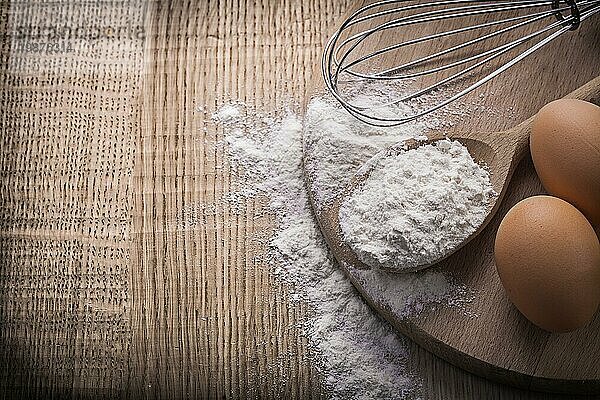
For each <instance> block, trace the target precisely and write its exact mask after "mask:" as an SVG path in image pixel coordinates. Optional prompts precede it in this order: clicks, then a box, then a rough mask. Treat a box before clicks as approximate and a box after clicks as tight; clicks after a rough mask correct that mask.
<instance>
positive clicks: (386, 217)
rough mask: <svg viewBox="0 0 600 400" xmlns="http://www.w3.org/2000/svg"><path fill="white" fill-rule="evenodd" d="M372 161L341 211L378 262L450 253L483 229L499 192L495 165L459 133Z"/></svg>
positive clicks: (347, 236)
mask: <svg viewBox="0 0 600 400" xmlns="http://www.w3.org/2000/svg"><path fill="white" fill-rule="evenodd" d="M371 164H372V165H370V168H372V169H371V172H370V173H369V174H368V176H367V178H366V179H365V181H364V182H363V183H362V184H361V185H360V187H358V188H357V189H356V190H354V191H353V192H352V194H351V195H350V196H349V197H348V198H346V199H345V200H344V202H343V203H342V206H341V207H340V211H339V215H340V227H341V228H342V232H343V234H344V240H345V241H346V243H348V245H349V246H350V247H351V248H352V250H353V251H354V252H355V253H356V254H357V256H358V258H359V259H360V260H361V261H363V262H364V263H366V264H368V265H370V266H372V267H385V268H391V269H396V270H415V269H418V268H419V267H420V266H426V265H427V264H430V263H431V262H434V261H436V260H439V259H441V258H443V257H445V256H446V255H447V254H449V253H451V252H452V251H453V250H454V249H455V248H456V247H457V246H458V245H459V244H460V243H461V242H463V241H464V240H465V239H466V238H467V237H468V236H469V235H471V234H472V233H473V232H475V230H476V229H477V227H478V226H479V225H480V224H481V223H482V222H483V220H484V219H485V217H486V215H487V210H488V206H489V204H490V202H491V201H492V200H493V199H494V198H495V197H496V193H495V192H494V190H493V188H492V184H491V182H490V176H489V172H488V171H487V170H486V169H484V168H482V167H481V166H480V165H478V164H477V163H476V162H475V161H474V160H473V158H472V157H471V155H470V154H469V152H468V150H467V148H466V147H464V146H463V145H462V144H461V143H460V142H458V141H451V140H448V139H446V140H441V141H438V142H434V143H433V144H428V145H424V146H420V147H417V148H416V149H412V150H400V151H399V152H398V153H397V154H396V153H394V154H391V155H389V154H388V155H384V156H381V157H379V158H377V159H375V160H373V162H372V163H371Z"/></svg>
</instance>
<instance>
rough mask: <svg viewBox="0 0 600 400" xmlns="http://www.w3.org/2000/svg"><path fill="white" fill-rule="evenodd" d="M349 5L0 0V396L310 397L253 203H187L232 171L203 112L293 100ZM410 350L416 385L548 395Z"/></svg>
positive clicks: (218, 188) (202, 199)
mask: <svg viewBox="0 0 600 400" xmlns="http://www.w3.org/2000/svg"><path fill="white" fill-rule="evenodd" d="M349 3H350V1H332V0H309V1H288V0H282V1H277V2H275V1H270V0H262V1H261V0H255V1H248V2H243V1H233V0H229V1H214V2H205V1H192V0H189V1H171V2H160V3H146V2H143V1H134V0H130V1H106V2H103V1H93V2H90V1H72V2H69V3H68V4H65V3H62V4H59V3H57V2H38V1H34V0H31V1H17V0H15V1H13V2H2V3H1V6H0V20H1V24H0V30H1V32H2V38H3V41H2V50H1V55H2V57H1V63H2V66H1V72H0V84H1V85H2V94H1V95H0V96H1V97H0V101H1V104H2V107H1V109H0V124H1V127H2V135H1V137H0V171H1V174H2V179H1V180H0V182H1V192H0V211H1V214H0V215H1V216H2V218H1V219H0V253H1V254H0V340H1V342H0V345H1V346H0V368H1V370H0V376H1V379H0V395H1V396H0V397H2V398H23V397H25V396H32V397H38V398H42V397H49V396H51V395H54V396H66V397H71V396H72V397H89V398H92V397H100V396H114V397H119V398H166V397H171V398H222V397H228V398H322V397H326V394H325V393H324V391H323V389H322V385H321V381H322V376H321V375H320V374H319V373H318V372H317V371H316V369H315V368H314V366H313V365H311V363H310V361H309V360H308V358H307V343H306V339H305V338H303V337H301V336H300V332H299V329H298V328H297V326H296V325H297V324H296V322H297V321H301V320H302V319H303V318H305V316H306V313H307V312H308V310H307V309H306V307H304V306H303V305H301V304H297V303H293V304H292V303H290V302H288V296H287V292H286V288H285V287H283V286H282V285H281V284H279V283H278V282H277V280H276V279H275V278H274V277H273V276H272V275H271V274H270V273H269V268H268V265H266V263H265V262H263V261H261V257H260V255H261V254H263V253H264V248H261V247H260V246H250V245H249V240H248V239H249V238H250V237H252V235H253V234H254V233H256V232H261V231H264V230H265V229H266V230H268V229H269V228H270V227H271V226H272V220H271V218H270V217H269V216H268V215H265V214H264V210H263V208H262V206H263V205H262V204H261V203H260V202H259V201H248V202H247V203H245V204H243V207H242V209H243V210H245V212H243V213H242V214H238V213H235V212H233V210H231V209H229V208H228V207H227V206H217V207H215V208H214V209H211V210H200V211H199V209H198V208H199V207H200V206H199V205H200V204H211V203H212V204H214V203H215V200H217V199H218V198H219V197H220V196H221V195H222V194H223V193H224V192H227V190H228V188H229V187H230V185H231V184H232V182H234V180H235V177H234V175H233V174H232V172H234V171H232V170H231V167H230V165H229V163H228V162H227V160H226V158H225V156H224V154H223V149H222V148H220V147H218V146H214V143H215V142H216V141H217V140H219V138H222V134H223V132H222V131H221V130H220V129H219V128H218V127H217V126H216V125H215V124H214V123H213V122H211V121H210V118H209V115H210V112H212V111H214V110H215V109H216V108H217V107H218V106H219V105H220V104H222V103H223V102H225V101H226V100H228V99H240V100H243V101H246V102H248V103H251V104H254V105H255V106H256V107H257V108H259V109H264V110H275V109H277V108H279V107H281V106H283V105H285V104H288V103H289V100H290V98H291V99H295V100H296V101H297V102H298V103H301V102H302V98H303V96H304V91H305V85H306V84H307V82H309V81H310V75H311V72H312V69H313V66H314V65H315V63H316V62H318V60H319V58H320V55H321V48H322V45H323V42H324V40H325V39H326V38H327V35H328V34H329V33H330V32H331V30H332V29H333V28H334V26H336V25H337V24H339V23H340V15H342V14H343V13H344V11H345V10H346V8H347V7H348V5H349ZM32 27H33V28H35V27H43V28H44V29H42V30H41V31H40V29H38V30H37V31H36V30H35V29H33V28H32ZM56 27H59V28H65V27H68V28H70V30H65V29H63V30H62V31H60V32H58V33H57V30H56V29H53V30H52V29H48V28H56ZM77 27H86V28H87V29H88V31H87V33H85V29H84V30H82V31H77V30H76V28H77ZM90 27H100V28H102V29H100V30H96V31H94V32H90V30H89V28H90ZM122 27H125V28H126V29H119V28H122ZM107 28H111V29H107ZM34 31H35V32H34ZM74 32H77V33H74ZM82 32H83V33H82ZM111 32H112V33H111ZM115 32H117V33H115ZM19 34H21V36H19ZM36 34H37V36H36ZM52 35H55V36H58V38H56V37H54V36H52ZM69 35H70V36H69ZM86 35H87V36H86ZM111 35H113V36H114V35H117V36H118V38H117V39H116V38H115V37H113V36H111ZM96 36H99V37H97V38H96ZM44 41H47V42H50V41H52V42H53V43H55V42H56V43H59V46H62V47H60V48H59V49H58V50H59V51H56V52H54V53H52V54H50V53H48V52H45V51H42V50H41V49H40V48H37V49H34V48H32V47H31V46H29V47H27V43H38V44H39V43H41V42H44ZM200 107H204V108H200ZM202 110H204V111H206V112H204V111H202ZM207 113H208V114H207ZM189 218H193V223H191V224H184V225H183V226H182V225H181V224H178V223H177V221H181V220H182V219H184V220H185V219H189ZM410 363H411V364H412V367H413V369H414V371H415V374H416V375H418V376H420V377H421V378H422V379H423V384H424V390H425V393H426V396H425V397H426V398H431V399H471V398H472V399H482V398H486V399H530V398H535V399H542V398H544V399H545V398H558V397H556V396H550V395H546V394H540V393H532V392H526V391H522V390H517V389H513V388H510V387H506V386H502V385H498V384H494V383H492V382H488V381H486V380H484V379H481V378H478V377H475V376H472V375H470V374H467V373H465V372H463V371H461V370H459V369H457V368H455V367H452V366H451V365H449V364H447V363H446V362H444V361H441V360H439V359H437V358H436V357H434V356H432V355H430V354H429V353H427V352H425V351H423V350H421V349H420V348H419V347H418V346H416V345H414V346H413V347H412V349H411V357H410Z"/></svg>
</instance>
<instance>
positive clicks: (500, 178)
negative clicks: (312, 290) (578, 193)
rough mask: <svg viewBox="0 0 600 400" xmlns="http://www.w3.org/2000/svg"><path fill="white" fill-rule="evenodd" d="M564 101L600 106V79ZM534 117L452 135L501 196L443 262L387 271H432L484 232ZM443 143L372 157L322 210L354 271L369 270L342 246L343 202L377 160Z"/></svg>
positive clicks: (331, 238) (407, 145)
mask: <svg viewBox="0 0 600 400" xmlns="http://www.w3.org/2000/svg"><path fill="white" fill-rule="evenodd" d="M565 98H573V99H580V100H585V101H590V102H592V103H595V104H597V105H600V76H598V77H596V78H594V79H592V80H591V81H589V82H588V83H586V84H585V85H583V86H581V87H580V88H578V89H576V90H574V91H573V92H571V93H570V94H568V95H567V96H565ZM534 117H535V116H532V117H530V118H529V119H527V120H526V121H524V122H522V123H521V124H519V125H517V126H515V127H514V128H512V129H509V130H506V131H503V132H492V133H481V132H471V133H467V134H461V135H456V134H455V135H452V137H451V139H453V140H457V141H459V142H460V143H462V144H463V145H464V146H465V147H466V148H467V149H468V150H469V153H470V154H471V156H472V157H473V159H474V160H475V161H476V162H478V163H480V164H483V165H486V166H487V167H488V168H489V171H490V180H491V183H492V186H493V188H494V190H495V191H496V193H498V196H497V197H496V198H495V200H494V202H493V203H490V205H489V207H488V210H487V216H486V218H485V219H484V221H483V222H482V223H481V225H480V226H479V227H478V228H477V229H476V230H475V232H473V233H472V234H471V235H470V236H468V237H467V238H466V239H465V240H464V241H463V242H461V243H460V244H459V245H457V246H456V247H455V248H453V249H451V250H450V251H448V252H447V253H445V254H444V255H443V256H441V257H440V258H438V259H435V260H431V262H429V263H427V264H422V265H419V266H416V267H415V268H412V269H402V270H397V269H390V268H384V269H386V270H387V271H390V272H414V271H417V270H421V269H424V268H428V267H431V266H432V265H435V264H437V263H438V262H440V261H441V260H443V259H445V258H447V257H448V256H450V255H451V254H453V253H454V252H456V251H457V250H459V249H460V248H462V247H463V246H464V245H465V244H467V243H468V242H469V241H471V240H472V239H473V238H474V237H476V236H477V235H478V234H479V233H480V232H481V231H482V230H483V229H484V228H485V226H486V225H487V224H488V222H489V221H490V220H491V219H492V217H493V216H494V214H495V213H496V211H497V210H498V207H499V206H500V203H501V201H502V198H503V196H504V194H505V192H506V189H507V187H508V185H509V183H510V179H511V177H512V174H513V172H514V170H515V167H516V166H517V164H518V163H519V162H520V161H521V160H522V159H523V157H524V156H525V155H526V154H527V149H528V145H529V134H530V132H531V125H532V122H533V119H534ZM440 139H443V137H435V138H430V139H429V140H426V141H416V140H413V139H411V140H409V141H406V142H403V143H399V144H396V145H393V146H391V147H390V148H388V149H386V150H384V151H382V152H379V153H378V154H376V155H375V156H373V158H371V160H369V161H367V163H365V165H363V167H362V168H360V169H359V170H358V172H357V173H356V174H355V176H354V178H353V179H352V180H351V182H350V184H349V185H348V187H347V188H346V189H345V190H344V191H343V192H342V193H341V194H340V195H339V196H338V197H337V198H336V199H335V200H334V202H333V203H332V205H331V207H328V208H327V209H326V210H323V215H322V217H323V218H322V224H325V225H326V227H325V229H327V230H328V231H329V232H331V233H332V235H325V236H326V238H327V239H328V244H329V246H331V249H332V251H333V252H334V254H337V253H343V255H344V257H343V258H342V259H346V260H347V261H350V263H351V264H353V266H354V267H355V268H359V269H366V268H369V267H368V266H366V265H365V264H364V263H363V262H361V261H360V260H359V259H358V257H357V256H356V254H355V253H354V252H353V251H352V250H351V249H350V247H349V246H348V245H346V244H345V243H344V242H343V239H342V234H341V228H340V226H339V208H340V206H341V204H342V203H343V201H344V199H346V198H347V197H348V196H349V195H350V194H351V193H352V192H353V191H354V190H355V189H356V188H357V187H358V186H359V185H360V183H361V182H362V181H364V180H365V179H366V178H367V177H368V176H369V174H370V172H371V170H372V167H373V165H375V162H374V161H375V160H377V159H380V158H382V157H385V156H389V155H393V154H396V153H398V152H399V151H403V150H407V149H414V148H417V147H419V146H422V145H425V144H429V143H432V142H435V141H437V140H440ZM574 140H576V138H574ZM338 259H340V258H338Z"/></svg>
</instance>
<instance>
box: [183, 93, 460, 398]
mask: <svg viewBox="0 0 600 400" xmlns="http://www.w3.org/2000/svg"><path fill="white" fill-rule="evenodd" d="M318 102H319V103H318V104H320V106H319V107H317V109H318V111H319V115H317V116H316V115H314V114H313V115H310V113H309V115H308V119H309V121H311V122H310V123H311V127H312V128H314V129H317V130H318V131H319V134H322V135H325V136H326V135H327V134H328V133H334V132H337V133H336V136H334V137H324V136H321V139H322V140H320V142H321V143H317V142H319V140H317V141H315V140H311V139H310V138H309V139H308V142H309V143H311V145H312V148H313V149H315V146H316V147H319V146H320V150H321V151H326V149H327V146H328V145H330V146H331V150H333V151H332V152H331V153H328V154H325V153H318V152H317V157H321V161H322V163H321V164H318V163H317V162H316V161H315V160H312V161H309V162H310V163H311V165H312V166H313V167H315V168H318V169H319V170H318V171H317V170H313V172H314V175H313V176H317V181H318V183H317V184H318V185H321V186H319V187H317V191H318V193H320V194H321V199H322V200H323V201H325V200H326V199H328V198H330V196H332V195H333V194H334V193H335V192H336V191H337V190H338V189H339V186H336V184H337V185H343V184H344V179H346V178H348V177H349V176H351V175H352V173H353V172H354V170H355V169H356V167H357V166H358V165H360V163H361V162H363V161H364V160H365V159H368V158H369V157H370V156H371V155H372V154H373V153H375V152H377V151H378V150H379V149H381V148H383V147H384V146H387V145H388V144H390V143H393V142H395V141H397V140H398V138H400V137H403V138H405V137H412V136H418V135H420V134H421V132H423V131H424V129H425V126H424V125H413V127H415V128H411V129H412V130H409V131H405V130H403V129H397V131H396V132H394V133H393V134H392V138H390V137H387V136H384V135H383V133H382V132H379V131H377V130H372V129H371V128H368V127H366V126H363V127H362V128H361V127H360V126H359V125H362V124H360V123H358V122H357V121H356V120H354V119H351V118H346V116H345V113H344V112H342V111H340V110H339V109H338V108H336V107H335V105H334V104H333V103H330V102H329V101H324V100H318ZM232 107H233V108H235V109H236V110H234V109H233V108H232ZM312 110H313V111H314V110H315V107H314V104H313V107H312ZM237 113H239V114H238V115H239V117H230V116H232V115H235V114H237ZM282 113H283V114H284V115H282V116H280V117H279V118H272V117H270V116H268V115H262V114H261V113H259V112H257V111H256V110H253V109H247V107H245V106H243V105H241V104H240V103H234V104H227V105H225V106H223V107H222V108H221V109H220V110H218V111H217V112H216V113H215V114H213V120H215V121H216V122H218V123H221V124H222V126H223V129H224V133H225V142H226V148H227V152H228V154H229V159H230V160H231V161H232V162H233V163H234V164H235V165H238V166H240V167H242V171H243V172H242V173H241V175H240V176H239V177H238V180H239V183H240V185H241V187H240V190H239V191H236V192H234V193H230V194H229V195H228V199H229V201H233V202H235V201H236V199H237V198H239V197H240V196H241V197H245V198H248V197H253V196H256V195H265V196H267V197H268V198H269V203H268V206H269V209H270V210H271V212H272V213H273V215H274V217H275V222H276V227H275V228H276V229H275V233H274V235H273V237H272V238H271V239H270V242H269V243H270V251H269V254H268V257H269V259H270V261H271V263H272V268H273V272H274V274H275V275H276V276H277V277H278V278H279V279H280V280H281V281H283V282H285V283H287V284H289V285H290V290H291V292H292V300H300V301H303V302H306V303H307V304H308V305H309V306H310V309H311V312H310V313H309V315H310V317H309V318H308V319H307V320H306V321H305V322H304V324H303V326H302V329H303V332H304V335H305V336H306V337H307V339H308V342H309V345H310V353H311V357H312V359H313V364H315V365H316V366H317V368H318V369H319V370H320V372H321V374H322V376H323V379H324V384H325V387H326V389H327V392H328V395H329V397H331V398H334V399H399V398H407V397H408V398H413V397H418V396H420V392H421V381H420V379H419V378H418V377H416V376H414V374H413V372H412V371H411V370H410V368H409V367H408V366H407V360H408V357H409V343H408V342H407V339H406V338H404V337H403V336H401V335H399V334H397V333H396V332H395V331H394V329H393V328H392V327H391V326H390V325H388V324H387V323H386V322H385V321H383V320H382V319H381V318H380V317H379V316H378V315H377V314H375V313H374V312H373V311H372V310H371V309H370V308H369V307H368V306H367V304H366V303H365V302H364V301H363V300H362V298H361V297H360V296H359V294H358V292H357V291H356V290H355V288H354V287H353V285H352V284H351V282H350V281H349V280H348V279H347V278H346V276H345V275H344V274H343V272H342V271H341V269H340V268H339V267H338V266H337V265H335V264H334V263H332V262H331V261H330V260H331V257H330V255H329V252H328V249H327V247H326V245H325V243H324V241H323V239H322V237H321V234H320V231H319V229H318V227H317V225H316V223H315V221H314V219H313V215H312V212H311V209H310V206H309V198H308V195H307V189H306V187H305V184H304V178H303V174H302V141H301V138H302V130H303V126H302V123H301V120H300V118H299V117H298V116H297V115H295V114H293V113H292V112H289V111H287V112H282ZM417 126H421V127H422V128H421V129H417V128H416V127H417ZM338 129H339V132H338V131H337V130H338ZM308 133H310V130H309V132H308ZM313 139H314V138H313ZM324 143H326V144H324ZM335 149H338V150H337V151H336V150H335ZM348 151H349V152H351V153H353V154H354V156H353V157H346V154H347V152H348ZM315 187H316V186H315ZM184 218H185V216H184ZM183 223H184V224H187V223H188V222H185V221H184V222H183ZM361 279H362V280H363V281H364V282H365V283H369V284H371V285H372V287H371V289H377V288H378V285H383V284H385V285H388V284H389V282H394V283H393V287H391V286H385V287H383V286H382V287H381V289H383V291H382V292H381V293H378V294H377V295H378V296H379V297H383V298H382V299H380V300H381V301H382V302H383V303H384V304H389V305H390V307H394V308H395V310H397V311H398V312H399V313H400V316H401V317H402V316H404V317H405V316H408V315H411V314H414V313H418V312H420V311H421V310H422V309H423V308H424V307H426V306H427V304H430V303H432V302H433V303H450V304H452V303H457V302H460V301H461V298H462V297H463V296H464V295H465V293H464V288H463V287H461V286H458V285H456V284H454V283H451V282H450V281H449V280H448V279H447V278H446V277H445V276H444V275H443V274H441V273H439V272H436V271H427V272H426V273H424V274H412V275H410V277H409V276H406V277H405V278H402V277H398V276H395V277H394V278H393V280H390V279H389V277H387V276H383V275H381V273H380V272H374V273H371V271H366V272H365V275H361Z"/></svg>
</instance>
